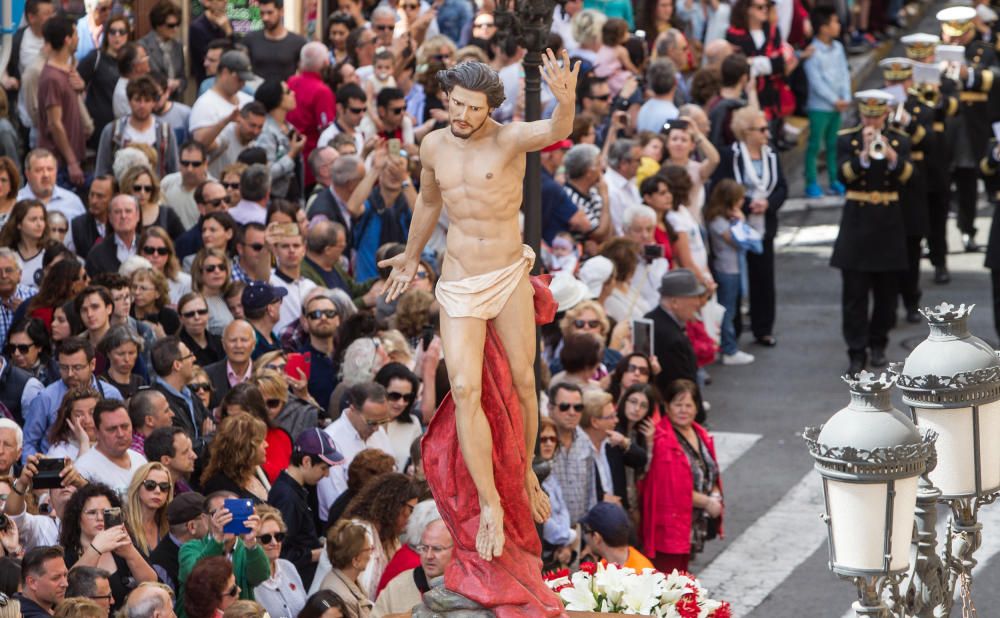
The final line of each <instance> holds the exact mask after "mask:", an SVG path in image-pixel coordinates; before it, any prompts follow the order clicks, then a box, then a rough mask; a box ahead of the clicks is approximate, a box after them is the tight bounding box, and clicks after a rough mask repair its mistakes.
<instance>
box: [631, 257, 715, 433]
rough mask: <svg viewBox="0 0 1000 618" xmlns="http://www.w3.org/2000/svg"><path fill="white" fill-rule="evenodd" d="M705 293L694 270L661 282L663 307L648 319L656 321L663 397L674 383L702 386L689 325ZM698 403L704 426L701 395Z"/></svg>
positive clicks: (659, 385) (671, 274) (655, 342)
mask: <svg viewBox="0 0 1000 618" xmlns="http://www.w3.org/2000/svg"><path fill="white" fill-rule="evenodd" d="M705 291H706V288H705V286H704V285H702V284H701V282H699V281H698V278H697V277H695V274H694V273H693V272H691V271H690V270H688V269H686V268H676V269H674V270H671V271H670V272H668V273H666V274H665V275H663V278H662V279H661V280H660V304H659V305H658V306H657V307H656V308H655V309H653V310H652V311H650V312H649V313H647V314H646V315H645V316H644V317H647V318H649V319H651V320H652V321H653V351H654V353H655V354H656V360H658V361H659V362H660V367H661V370H660V373H658V374H656V386H657V388H659V389H660V392H661V393H665V392H667V387H668V386H669V385H670V383H671V382H673V381H674V380H679V379H685V380H691V381H692V382H695V383H697V382H698V361H697V358H696V357H695V354H694V346H692V345H691V340H690V339H688V336H687V331H686V330H685V325H686V324H687V323H688V321H689V320H693V319H694V318H695V315H696V314H697V313H698V309H700V308H701V299H702V296H703V295H704V294H705ZM697 403H698V416H697V418H696V420H697V421H698V422H699V423H700V422H702V421H703V420H704V418H705V411H704V408H703V406H702V402H701V393H699V394H698V401H697Z"/></svg>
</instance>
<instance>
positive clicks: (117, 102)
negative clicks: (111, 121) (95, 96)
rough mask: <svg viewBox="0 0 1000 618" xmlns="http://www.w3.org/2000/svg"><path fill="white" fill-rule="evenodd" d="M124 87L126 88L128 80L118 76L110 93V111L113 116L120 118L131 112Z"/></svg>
mask: <svg viewBox="0 0 1000 618" xmlns="http://www.w3.org/2000/svg"><path fill="white" fill-rule="evenodd" d="M126 88H128V80H127V79H125V78H124V77H119V78H118V82H117V83H116V84H115V91H114V92H113V93H112V94H111V111H112V112H114V114H115V118H121V117H122V116H124V115H125V114H129V113H131V112H132V108H131V107H130V106H129V104H128V93H127V92H126Z"/></svg>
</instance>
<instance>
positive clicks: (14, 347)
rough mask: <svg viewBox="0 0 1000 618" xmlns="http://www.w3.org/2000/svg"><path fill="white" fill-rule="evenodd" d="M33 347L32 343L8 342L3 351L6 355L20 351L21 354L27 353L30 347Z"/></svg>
mask: <svg viewBox="0 0 1000 618" xmlns="http://www.w3.org/2000/svg"><path fill="white" fill-rule="evenodd" d="M33 347H35V344H33V343H8V344H7V346H6V347H5V348H4V351H5V352H6V353H7V355H8V356H10V355H11V354H13V353H14V352H20V353H21V354H27V353H28V352H30V351H31V348H33Z"/></svg>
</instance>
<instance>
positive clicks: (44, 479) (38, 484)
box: [31, 457, 66, 489]
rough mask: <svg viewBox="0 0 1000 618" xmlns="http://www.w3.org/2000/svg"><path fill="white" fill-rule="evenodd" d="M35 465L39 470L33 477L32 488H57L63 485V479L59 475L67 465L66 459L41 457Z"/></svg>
mask: <svg viewBox="0 0 1000 618" xmlns="http://www.w3.org/2000/svg"><path fill="white" fill-rule="evenodd" d="M35 467H36V468H38V472H37V473H35V476H34V478H32V479H31V486H32V488H34V489H55V488H57V487H61V486H62V479H61V478H59V475H60V474H61V473H62V471H63V468H64V467H66V462H65V461H63V460H62V459H59V458H56V457H45V458H42V459H39V460H38V463H36V464H35Z"/></svg>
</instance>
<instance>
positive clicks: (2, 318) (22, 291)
mask: <svg viewBox="0 0 1000 618" xmlns="http://www.w3.org/2000/svg"><path fill="white" fill-rule="evenodd" d="M37 293H38V290H36V289H35V288H33V287H25V286H23V285H19V286H17V289H16V290H14V294H13V296H11V298H12V299H17V300H20V301H25V300H28V299H29V298H31V297H32V296H34V295H35V294H37ZM13 319H14V310H13V309H11V308H10V306H9V305H8V304H7V303H6V302H0V345H6V344H7V331H9V330H10V327H11V321H12V320H13Z"/></svg>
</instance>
